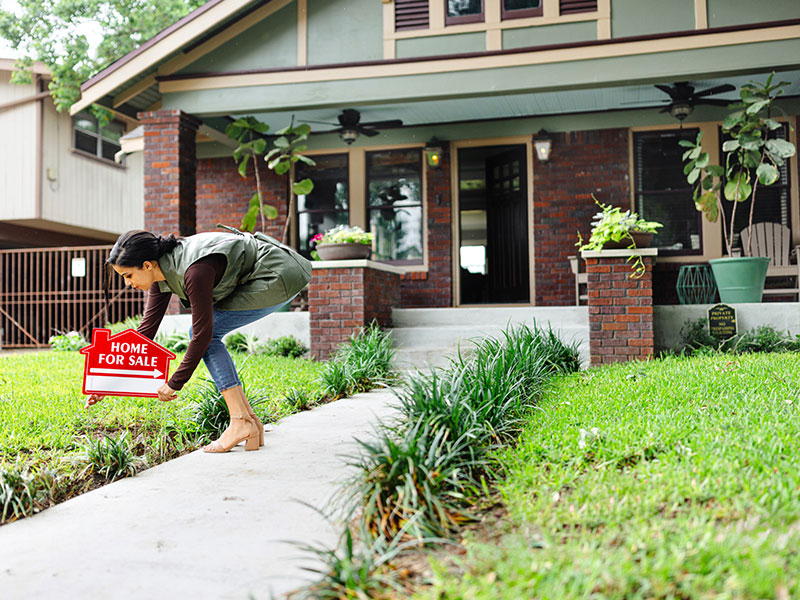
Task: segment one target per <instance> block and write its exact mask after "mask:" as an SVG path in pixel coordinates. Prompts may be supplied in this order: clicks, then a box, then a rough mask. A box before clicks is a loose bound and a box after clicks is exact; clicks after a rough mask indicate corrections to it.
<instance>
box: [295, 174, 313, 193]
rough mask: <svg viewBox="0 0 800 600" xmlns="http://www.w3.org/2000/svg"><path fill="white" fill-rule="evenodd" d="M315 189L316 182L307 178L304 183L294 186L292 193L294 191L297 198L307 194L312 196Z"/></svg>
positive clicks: (299, 182)
mask: <svg viewBox="0 0 800 600" xmlns="http://www.w3.org/2000/svg"><path fill="white" fill-rule="evenodd" d="M313 189H314V182H313V181H311V180H310V179H308V178H306V179H303V180H302V181H298V182H297V183H295V184H294V185H293V186H292V191H294V193H295V195H296V196H304V195H306V194H310V193H311V190H313Z"/></svg>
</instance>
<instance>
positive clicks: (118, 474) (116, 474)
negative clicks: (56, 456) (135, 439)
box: [80, 431, 145, 481]
mask: <svg viewBox="0 0 800 600" xmlns="http://www.w3.org/2000/svg"><path fill="white" fill-rule="evenodd" d="M81 451H82V456H81V459H80V460H81V461H82V462H83V463H84V464H85V465H86V466H85V468H84V472H85V473H87V474H89V473H91V474H94V475H97V476H99V477H101V478H103V479H105V480H106V481H114V480H116V479H121V478H123V477H132V476H133V475H136V472H137V471H138V470H139V469H140V468H143V467H144V465H145V461H144V460H143V459H141V458H139V457H138V456H136V454H135V453H134V452H133V449H132V448H131V445H130V442H129V439H128V432H127V431H125V432H123V433H122V434H120V435H119V436H116V437H111V436H108V435H106V436H103V437H102V438H99V439H96V440H91V441H89V442H87V443H86V444H84V445H83V447H82V449H81Z"/></svg>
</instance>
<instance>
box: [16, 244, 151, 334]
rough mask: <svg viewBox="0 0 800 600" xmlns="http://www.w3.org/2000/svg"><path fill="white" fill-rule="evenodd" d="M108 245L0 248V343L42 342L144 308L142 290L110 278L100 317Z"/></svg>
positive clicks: (120, 317) (119, 318) (89, 332)
mask: <svg viewBox="0 0 800 600" xmlns="http://www.w3.org/2000/svg"><path fill="white" fill-rule="evenodd" d="M109 250H111V246H84V247H72V248H37V249H25V250H0V346H2V347H5V348H36V347H41V346H46V345H47V341H48V339H49V338H50V336H51V335H54V334H57V333H66V332H68V331H79V332H81V333H83V335H84V336H86V337H87V338H89V337H90V334H91V330H92V328H94V327H102V326H104V325H105V324H106V319H107V320H108V322H111V323H115V322H117V321H121V320H123V319H125V318H127V317H129V316H133V315H136V314H140V313H141V312H142V310H143V309H144V294H143V293H142V292H141V291H137V290H133V289H129V288H126V287H125V284H124V282H123V280H122V278H121V277H118V276H117V275H116V274H115V275H114V276H113V277H112V278H111V287H110V295H111V299H112V302H111V305H110V306H109V307H108V315H107V316H106V310H105V309H106V303H105V297H104V295H103V287H104V284H105V276H106V271H105V267H104V264H105V260H106V257H107V256H108V252H109Z"/></svg>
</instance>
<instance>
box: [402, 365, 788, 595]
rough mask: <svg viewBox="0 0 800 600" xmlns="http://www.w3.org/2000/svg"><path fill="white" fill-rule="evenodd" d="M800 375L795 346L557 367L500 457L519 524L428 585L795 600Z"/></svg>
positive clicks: (473, 541)
mask: <svg viewBox="0 0 800 600" xmlns="http://www.w3.org/2000/svg"><path fill="white" fill-rule="evenodd" d="M798 382H800V360H798V356H797V355H796V354H791V353H784V354H758V355H745V356H734V357H732V356H730V355H728V356H726V355H716V356H702V357H694V358H686V357H671V358H666V359H663V360H659V361H652V362H649V363H627V364H624V365H617V366H614V367H609V368H603V369H591V370H589V371H587V372H584V373H579V374H575V375H570V376H565V377H562V378H560V379H559V380H558V381H557V382H556V383H555V384H553V385H552V386H551V387H550V388H549V390H548V391H547V393H546V394H545V395H544V396H543V397H542V399H541V401H540V402H539V406H538V409H537V411H536V412H535V413H534V415H533V416H532V418H530V419H529V421H528V423H527V427H526V429H525V431H524V433H523V434H522V436H521V438H520V440H519V443H518V444H517V445H516V447H515V448H514V449H512V450H508V451H505V452H503V453H502V454H501V456H500V461H501V463H502V464H503V466H504V468H505V471H506V477H505V479H504V480H503V481H502V483H500V485H499V488H500V491H501V493H502V497H503V500H504V502H505V505H506V510H507V520H506V521H505V522H504V523H501V524H499V525H498V526H497V527H496V528H495V529H494V530H493V531H492V533H491V536H492V537H490V539H487V538H486V536H472V537H471V538H469V539H468V541H467V542H466V547H467V555H466V557H465V558H463V560H461V561H460V564H459V565H457V566H453V565H452V564H451V565H449V567H446V566H445V563H437V566H436V571H437V574H436V576H435V577H434V581H433V585H432V587H431V588H429V589H427V590H425V591H422V592H420V593H419V595H418V597H419V598H437V599H456V598H459V599H461V598H465V599H466V598H469V599H481V598H487V599H488V598H498V599H499V598H523V597H524V598H533V597H536V598H590V597H591V598H712V597H713V598H767V597H770V598H772V597H776V598H790V597H797V596H798V595H800V575H798V574H800V553H798V551H797V547H798V542H800V470H798V468H797V456H798V447H799V446H800V441H798V440H800V418H798V417H800V414H798V411H800V398H799V397H798V393H799V392H800V383H798ZM454 570H455V573H454Z"/></svg>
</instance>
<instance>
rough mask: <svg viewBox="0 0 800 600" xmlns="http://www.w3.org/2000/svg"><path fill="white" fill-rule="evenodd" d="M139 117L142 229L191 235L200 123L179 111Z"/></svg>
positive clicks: (141, 114) (195, 228)
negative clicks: (197, 138) (141, 167)
mask: <svg viewBox="0 0 800 600" xmlns="http://www.w3.org/2000/svg"><path fill="white" fill-rule="evenodd" d="M138 117H139V120H140V121H141V123H142V125H143V126H144V228H145V229H146V230H147V231H152V232H153V233H156V234H166V233H175V234H180V235H192V234H194V233H196V231H197V224H196V204H195V190H196V185H197V184H196V174H197V156H196V153H195V136H196V135H197V128H198V127H199V126H200V121H199V120H198V119H196V118H195V117H193V116H191V115H187V114H186V113H184V112H182V111H180V110H157V111H152V112H145V113H139V115H138Z"/></svg>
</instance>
